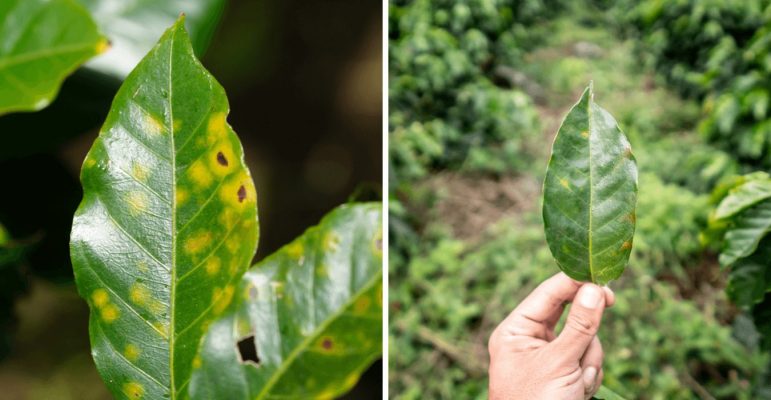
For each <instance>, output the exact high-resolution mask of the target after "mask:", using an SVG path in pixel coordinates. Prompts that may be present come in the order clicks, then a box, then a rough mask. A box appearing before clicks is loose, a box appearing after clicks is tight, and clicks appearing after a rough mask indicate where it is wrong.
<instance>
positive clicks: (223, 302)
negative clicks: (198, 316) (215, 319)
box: [213, 285, 235, 314]
mask: <svg viewBox="0 0 771 400" xmlns="http://www.w3.org/2000/svg"><path fill="white" fill-rule="evenodd" d="M234 291H235V289H234V288H233V285H227V286H225V288H224V289H222V290H219V288H214V296H213V298H214V313H215V314H220V313H221V312H223V311H225V309H226V308H228V306H229V305H230V301H231V300H233V292H234Z"/></svg>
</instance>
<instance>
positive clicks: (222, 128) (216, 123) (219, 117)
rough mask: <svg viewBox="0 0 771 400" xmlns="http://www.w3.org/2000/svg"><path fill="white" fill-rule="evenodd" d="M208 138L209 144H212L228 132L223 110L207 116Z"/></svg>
mask: <svg viewBox="0 0 771 400" xmlns="http://www.w3.org/2000/svg"><path fill="white" fill-rule="evenodd" d="M208 128H209V129H208V132H209V135H208V138H209V144H214V143H216V142H218V141H219V140H220V138H223V137H225V135H226V134H227V132H228V127H227V122H226V121H225V113H224V112H216V113H213V114H212V115H211V117H209V126H208Z"/></svg>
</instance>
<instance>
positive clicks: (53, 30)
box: [0, 0, 108, 115]
mask: <svg viewBox="0 0 771 400" xmlns="http://www.w3.org/2000/svg"><path fill="white" fill-rule="evenodd" d="M107 47H108V45H107V40H106V39H105V38H104V37H102V35H101V34H100V33H99V30H98V29H97V27H96V24H95V23H94V21H93V20H92V19H91V16H90V15H89V14H88V11H86V10H85V9H84V8H83V7H82V6H80V5H78V4H76V3H75V2H74V1H73V0H3V1H2V2H0V115H2V114H5V113H8V112H13V111H35V110H40V109H42V108H43V107H45V106H47V105H48V104H49V103H50V102H51V101H52V100H53V98H54V97H56V93H57V92H58V91H59V87H60V86H61V84H62V81H63V80H64V78H65V77H66V76H67V75H69V74H70V73H72V71H74V70H75V69H76V68H77V67H78V66H79V65H80V64H82V63H83V62H85V61H86V60H88V59H89V58H91V57H93V56H94V55H96V54H99V53H100V52H102V51H104V50H105V49H107Z"/></svg>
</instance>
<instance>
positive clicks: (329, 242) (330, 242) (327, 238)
mask: <svg viewBox="0 0 771 400" xmlns="http://www.w3.org/2000/svg"><path fill="white" fill-rule="evenodd" d="M321 246H322V247H323V248H324V250H325V251H327V252H330V251H337V249H338V248H340V235H338V234H337V233H335V232H333V231H329V232H327V234H326V235H324V240H323V241H322V244H321Z"/></svg>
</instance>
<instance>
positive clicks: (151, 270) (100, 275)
mask: <svg viewBox="0 0 771 400" xmlns="http://www.w3.org/2000/svg"><path fill="white" fill-rule="evenodd" d="M227 113H228V102H227V98H226V97H225V91H224V89H223V88H222V87H221V86H220V85H219V84H218V83H217V81H216V80H215V79H214V78H213V77H212V76H211V75H210V74H209V73H208V72H207V71H206V70H205V69H204V68H203V66H202V65H201V64H200V63H199V62H198V60H197V59H196V58H195V56H194V54H193V48H192V47H191V45H190V40H189V39H188V36H187V32H186V30H185V28H184V18H180V19H179V20H178V21H177V22H176V24H174V25H173V26H172V27H171V28H170V29H169V30H167V31H166V33H164V34H163V36H162V37H161V39H160V41H159V42H158V44H157V45H156V46H155V47H154V48H153V49H152V50H151V51H150V53H149V54H148V55H147V56H146V57H145V58H144V59H143V60H142V61H141V62H140V63H139V65H138V66H137V67H136V69H135V70H134V71H133V72H132V73H131V74H130V75H129V76H128V78H127V79H126V81H125V82H124V83H123V85H122V86H121V88H120V90H119V91H118V93H117V95H116V96H115V100H114V101H113V105H112V108H111V110H110V113H109V115H108V116H107V120H106V122H105V123H104V126H103V127H102V130H101V132H100V134H99V137H98V138H97V139H96V141H95V142H94V145H93V147H92V148H91V150H90V151H89V153H88V156H87V157H86V159H85V162H84V164H83V170H82V172H81V181H82V184H83V191H84V196H83V201H82V203H81V204H80V207H79V208H78V210H77V212H76V213H75V219H74V221H73V227H72V236H71V245H70V251H71V254H72V262H73V266H74V270H75V278H76V282H77V285H78V290H79V292H80V294H81V296H83V297H84V298H85V299H86V300H87V301H88V303H89V306H90V308H91V316H90V320H89V332H90V335H91V345H92V353H93V356H94V360H95V361H96V366H97V369H98V370H99V373H100V374H101V375H102V378H103V379H104V381H105V382H106V383H107V386H108V387H109V389H110V391H111V392H112V393H113V395H114V396H115V397H116V398H119V399H126V398H129V399H136V398H146V399H172V400H173V399H179V398H183V397H186V390H187V385H188V382H189V379H190V376H191V372H192V368H193V359H194V358H195V354H196V351H197V348H198V344H199V342H200V340H201V338H202V337H203V335H204V333H205V332H206V328H207V326H208V324H209V322H210V321H211V320H213V319H214V318H215V317H216V316H217V315H219V314H221V313H222V312H223V311H224V310H225V308H226V307H227V306H228V304H229V303H230V301H231V300H232V299H233V298H234V297H235V296H236V286H237V284H238V280H239V279H240V278H241V276H242V275H243V272H244V271H245V270H246V269H247V268H248V266H249V262H250V260H251V258H252V256H253V255H254V251H255V249H256V244H257V236H258V227H257V210H256V193H255V191H254V185H253V182H252V179H251V176H250V174H249V171H248V170H247V168H246V166H245V164H244V161H243V151H242V148H241V144H240V143H239V141H238V138H237V137H236V135H235V133H234V132H233V130H232V129H231V128H230V126H228V124H227V123H226V121H225V118H226V116H227Z"/></svg>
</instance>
